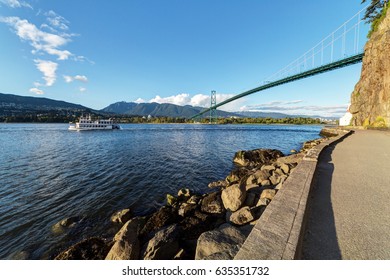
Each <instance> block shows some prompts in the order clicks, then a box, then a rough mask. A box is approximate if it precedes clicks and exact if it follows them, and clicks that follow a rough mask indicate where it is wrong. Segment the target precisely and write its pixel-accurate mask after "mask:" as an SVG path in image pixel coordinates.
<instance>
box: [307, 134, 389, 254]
mask: <svg viewBox="0 0 390 280" xmlns="http://www.w3.org/2000/svg"><path fill="white" fill-rule="evenodd" d="M315 182H316V183H315V185H314V186H313V189H312V194H311V199H310V204H309V205H310V208H309V212H308V213H309V217H308V222H307V228H306V229H307V230H306V233H305V237H304V242H303V252H302V255H303V258H304V259H324V260H327V259H363V260H368V259H387V260H389V259H390V132H388V131H386V132H383V131H366V130H362V131H356V132H355V133H354V134H353V135H351V136H349V137H347V138H345V139H344V140H343V141H342V142H339V143H338V144H335V145H333V146H330V147H328V148H326V149H325V150H324V153H323V154H322V155H321V158H320V160H319V162H318V167H317V170H316V175H315Z"/></svg>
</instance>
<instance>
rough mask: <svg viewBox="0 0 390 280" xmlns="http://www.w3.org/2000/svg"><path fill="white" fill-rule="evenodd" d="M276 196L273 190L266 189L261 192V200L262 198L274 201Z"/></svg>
mask: <svg viewBox="0 0 390 280" xmlns="http://www.w3.org/2000/svg"><path fill="white" fill-rule="evenodd" d="M275 195H276V190H272V189H265V190H263V191H262V192H261V195H260V199H262V198H268V199H269V200H272V199H273V198H274V196H275Z"/></svg>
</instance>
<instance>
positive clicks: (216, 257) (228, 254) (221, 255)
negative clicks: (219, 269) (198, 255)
mask: <svg viewBox="0 0 390 280" xmlns="http://www.w3.org/2000/svg"><path fill="white" fill-rule="evenodd" d="M236 254H237V250H236V249H235V248H234V247H233V248H231V249H227V250H226V251H223V252H217V253H214V254H211V255H208V256H207V257H204V258H203V259H202V260H213V261H227V260H232V259H233V258H234V256H235V255H236Z"/></svg>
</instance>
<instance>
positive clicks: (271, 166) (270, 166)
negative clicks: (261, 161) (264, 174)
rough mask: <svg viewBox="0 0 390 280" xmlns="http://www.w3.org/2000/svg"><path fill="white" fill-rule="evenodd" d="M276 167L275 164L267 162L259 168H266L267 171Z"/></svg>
mask: <svg viewBox="0 0 390 280" xmlns="http://www.w3.org/2000/svg"><path fill="white" fill-rule="evenodd" d="M275 169H276V167H275V166H273V165H272V164H268V165H263V166H262V167H261V168H260V170H267V171H270V172H271V171H273V170H275Z"/></svg>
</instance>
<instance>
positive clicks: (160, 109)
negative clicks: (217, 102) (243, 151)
mask: <svg viewBox="0 0 390 280" xmlns="http://www.w3.org/2000/svg"><path fill="white" fill-rule="evenodd" d="M204 109H205V108H202V107H193V106H190V105H185V106H179V105H174V104H169V103H163V104H160V103H134V102H124V101H122V102H117V103H113V104H111V105H109V106H107V107H106V108H104V109H102V110H101V111H102V112H105V113H113V114H122V115H131V116H148V115H151V116H154V117H174V118H176V117H184V118H190V117H192V116H194V115H196V114H198V113H200V112H201V111H203V110H204ZM217 115H218V116H219V117H223V118H226V117H241V115H239V114H237V113H231V112H225V111H221V110H217Z"/></svg>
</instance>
